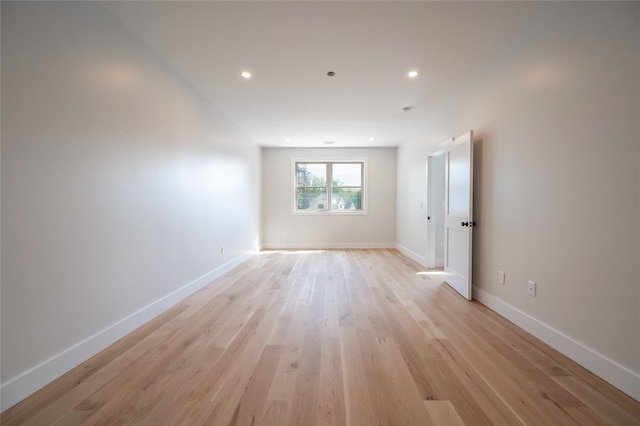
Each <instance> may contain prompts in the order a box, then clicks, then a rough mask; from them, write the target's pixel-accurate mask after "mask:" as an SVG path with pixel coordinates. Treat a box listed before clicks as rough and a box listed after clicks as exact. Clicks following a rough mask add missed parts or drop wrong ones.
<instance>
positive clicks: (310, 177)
mask: <svg viewBox="0 0 640 426" xmlns="http://www.w3.org/2000/svg"><path fill="white" fill-rule="evenodd" d="M296 166H297V170H296V174H297V176H298V182H297V185H298V186H326V185H327V165H326V164H324V163H297V164H296Z"/></svg>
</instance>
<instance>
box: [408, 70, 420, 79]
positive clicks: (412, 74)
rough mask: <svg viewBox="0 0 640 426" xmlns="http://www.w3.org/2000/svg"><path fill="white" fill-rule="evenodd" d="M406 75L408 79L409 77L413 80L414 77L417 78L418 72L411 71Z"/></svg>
mask: <svg viewBox="0 0 640 426" xmlns="http://www.w3.org/2000/svg"><path fill="white" fill-rule="evenodd" d="M407 75H408V76H409V77H411V78H415V77H417V76H418V71H415V70H413V71H409V74H407Z"/></svg>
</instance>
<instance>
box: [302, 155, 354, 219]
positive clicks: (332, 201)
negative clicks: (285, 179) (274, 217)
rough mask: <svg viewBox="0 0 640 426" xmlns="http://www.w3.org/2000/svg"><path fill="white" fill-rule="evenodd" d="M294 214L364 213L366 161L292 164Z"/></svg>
mask: <svg viewBox="0 0 640 426" xmlns="http://www.w3.org/2000/svg"><path fill="white" fill-rule="evenodd" d="M293 165H294V173H295V183H294V191H295V194H294V212H296V213H320V214H322V213H347V214H348V213H356V214H358V213H359V214H365V213H366V207H365V206H366V203H365V202H366V199H365V191H364V190H365V180H366V175H365V172H366V167H365V166H366V160H344V161H295V160H294V162H293Z"/></svg>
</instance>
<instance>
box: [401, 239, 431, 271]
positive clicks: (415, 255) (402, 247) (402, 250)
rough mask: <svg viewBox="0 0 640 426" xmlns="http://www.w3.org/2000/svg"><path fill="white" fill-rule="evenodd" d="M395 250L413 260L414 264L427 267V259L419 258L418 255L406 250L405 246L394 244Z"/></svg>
mask: <svg viewBox="0 0 640 426" xmlns="http://www.w3.org/2000/svg"><path fill="white" fill-rule="evenodd" d="M396 248H397V249H398V250H400V252H402V254H404V255H405V256H407V257H410V258H411V259H413V260H415V261H416V262H418V263H419V264H421V265H422V266H424V267H425V268H426V267H427V258H426V257H424V256H420V255H419V254H418V253H416V252H414V251H411V250H409V249H408V248H406V247H405V246H403V245H401V244H396Z"/></svg>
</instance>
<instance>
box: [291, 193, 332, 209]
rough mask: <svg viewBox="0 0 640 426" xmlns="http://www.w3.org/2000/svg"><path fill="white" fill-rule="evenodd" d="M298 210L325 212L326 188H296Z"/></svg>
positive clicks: (326, 206) (326, 207)
mask: <svg viewBox="0 0 640 426" xmlns="http://www.w3.org/2000/svg"><path fill="white" fill-rule="evenodd" d="M296 199H297V204H298V210H327V209H328V208H329V206H328V205H327V188H298V189H297V190H296Z"/></svg>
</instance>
